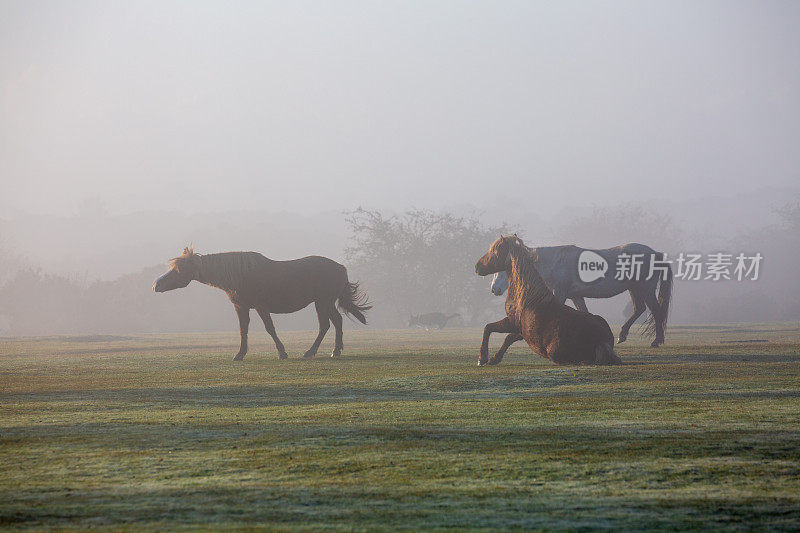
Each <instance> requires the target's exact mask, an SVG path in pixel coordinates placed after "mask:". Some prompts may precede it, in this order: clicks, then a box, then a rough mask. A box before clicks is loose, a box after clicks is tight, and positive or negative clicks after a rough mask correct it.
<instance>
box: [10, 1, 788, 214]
mask: <svg viewBox="0 0 800 533" xmlns="http://www.w3.org/2000/svg"><path fill="white" fill-rule="evenodd" d="M798 141H800V2H796V1H785V2H776V1H754V2H735V1H724V2H709V1H700V2H698V1H689V2H676V1H672V0H670V1H665V2H638V1H636V2H634V1H631V2H587V1H580V2H561V1H559V2H555V1H553V2H547V3H545V2H532V1H525V2H463V1H452V2H449V1H448V2H445V1H429V2H388V1H380V2H374V1H364V2H344V1H337V2H318V1H314V2H301V1H294V0H293V1H291V2H285V1H280V2H261V1H259V2H198V1H191V2H163V1H158V2H143V1H136V2H130V1H123V2H108V1H99V2H80V1H76V2H55V1H54V2H37V1H30V0H26V1H6V0H0V218H3V216H6V215H9V214H13V213H15V212H31V213H45V212H52V213H59V214H69V213H73V212H75V211H76V210H77V209H79V208H80V206H81V205H85V204H86V202H89V203H90V204H92V203H93V204H97V205H101V206H103V207H104V208H106V209H107V210H108V211H110V212H112V213H125V212H136V211H141V210H150V209H176V208H177V209H181V210H183V211H187V212H194V211H225V210H235V209H248V210H253V209H264V210H269V211H279V210H290V211H298V212H309V211H323V210H330V209H345V208H353V207H356V206H358V205H365V206H371V207H379V208H394V209H405V208H407V207H409V206H417V207H441V206H446V205H452V204H464V203H471V204H475V205H481V204H483V203H486V202H492V203H494V202H496V201H497V200H498V199H503V198H513V199H515V200H516V201H519V200H520V199H525V200H526V201H527V200H528V199H530V202H532V203H535V202H540V203H542V204H546V205H547V206H549V208H550V209H551V210H552V209H555V208H557V207H560V206H563V205H567V204H576V203H579V204H585V203H592V202H597V203H609V202H624V201H637V200H639V201H647V200H649V199H653V198H658V197H661V196H663V197H666V198H668V199H671V200H673V201H674V200H678V201H680V200H682V199H689V198H695V197H698V196H706V195H715V194H730V193H731V192H735V193H741V192H742V191H748V190H751V189H752V190H756V189H759V188H763V187H797V186H798V184H800V142H798Z"/></svg>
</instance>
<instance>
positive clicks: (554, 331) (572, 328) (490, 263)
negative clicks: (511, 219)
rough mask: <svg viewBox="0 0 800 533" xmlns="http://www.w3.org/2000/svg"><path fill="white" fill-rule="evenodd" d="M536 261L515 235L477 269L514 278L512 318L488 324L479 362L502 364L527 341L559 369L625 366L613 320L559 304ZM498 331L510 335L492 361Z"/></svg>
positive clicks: (494, 246) (498, 242)
mask: <svg viewBox="0 0 800 533" xmlns="http://www.w3.org/2000/svg"><path fill="white" fill-rule="evenodd" d="M534 261H535V259H534V258H532V257H531V256H530V252H529V250H528V249H527V248H526V247H525V245H524V244H523V243H522V241H521V240H520V238H519V237H517V236H516V235H514V236H512V237H500V238H499V239H497V240H496V241H495V242H494V243H493V244H492V247H491V248H489V251H488V252H487V253H486V255H484V256H483V257H481V258H480V259H479V260H478V263H477V264H476V265H475V272H476V273H477V274H479V275H481V276H486V275H489V274H494V273H495V272H500V271H505V272H506V273H507V274H508V296H506V315H507V316H506V317H505V318H504V319H503V320H499V321H497V322H493V323H490V324H486V327H485V328H484V330H483V343H482V344H481V354H480V359H479V361H478V364H479V365H485V364H490V365H496V364H497V363H499V362H500V361H502V359H503V355H505V353H506V350H508V347H509V346H511V345H512V344H513V343H515V342H516V341H518V340H522V339H525V341H526V342H527V343H528V345H529V346H530V347H531V348H532V349H533V351H535V352H536V353H538V354H539V355H541V356H542V357H546V358H547V359H550V360H552V361H553V362H554V363H556V364H559V365H578V364H596V365H610V364H616V363H621V362H622V361H620V359H619V357H618V356H617V354H616V353H615V352H614V334H613V333H611V328H610V327H609V326H608V322H606V321H605V319H603V317H601V316H598V315H593V314H591V313H587V312H585V311H578V310H577V309H573V308H572V307H569V306H567V305H564V304H563V303H562V302H560V301H558V300H556V298H555V297H554V296H553V291H552V290H550V287H548V286H547V284H546V283H545V282H544V280H543V279H542V277H541V276H540V275H539V272H538V271H537V270H536V266H535V262H534ZM492 333H508V336H507V337H506V339H505V341H504V342H503V345H502V346H501V347H500V349H499V350H498V351H497V353H496V354H495V355H494V356H493V357H492V358H491V359H489V358H488V355H489V354H488V352H489V336H490V335H491V334H492Z"/></svg>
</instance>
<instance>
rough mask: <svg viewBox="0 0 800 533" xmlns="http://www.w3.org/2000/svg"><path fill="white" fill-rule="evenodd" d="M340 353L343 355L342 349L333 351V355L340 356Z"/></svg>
mask: <svg viewBox="0 0 800 533" xmlns="http://www.w3.org/2000/svg"><path fill="white" fill-rule="evenodd" d="M340 355H342V351H341V350H334V351H332V352H331V357H339V356H340Z"/></svg>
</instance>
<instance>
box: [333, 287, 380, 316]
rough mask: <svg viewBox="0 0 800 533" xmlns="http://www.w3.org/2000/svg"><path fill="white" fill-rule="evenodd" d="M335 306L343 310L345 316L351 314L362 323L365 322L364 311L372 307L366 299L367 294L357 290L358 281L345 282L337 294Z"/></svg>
mask: <svg viewBox="0 0 800 533" xmlns="http://www.w3.org/2000/svg"><path fill="white" fill-rule="evenodd" d="M337 307H338V308H339V309H341V310H342V311H344V314H346V315H347V316H353V317H355V318H357V319H358V321H359V322H361V323H362V324H366V323H367V317H365V316H364V311H369V310H370V309H372V304H371V302H370V301H369V299H367V295H366V294H364V293H363V292H361V291H359V290H358V282H356V283H351V282H349V281H348V282H347V283H345V285H344V289H342V293H341V294H340V295H339V301H338V303H337Z"/></svg>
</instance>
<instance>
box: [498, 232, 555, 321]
mask: <svg viewBox="0 0 800 533" xmlns="http://www.w3.org/2000/svg"><path fill="white" fill-rule="evenodd" d="M505 240H506V243H507V244H508V256H509V258H510V260H511V275H510V276H509V282H511V281H513V283H514V286H515V291H514V292H515V294H514V296H515V298H516V308H517V309H518V310H520V311H521V310H523V309H525V308H535V307H538V306H540V305H542V304H546V303H550V302H551V301H553V300H554V296H553V291H552V290H551V289H550V287H548V286H547V283H545V281H544V280H543V279H542V276H541V275H540V274H539V271H538V270H536V263H535V261H536V260H535V258H534V257H532V256H531V252H530V249H529V248H528V247H527V246H525V244H524V243H523V242H522V239H520V238H519V237H517V236H516V235H514V236H512V237H506V238H505ZM510 287H511V283H509V288H510ZM509 296H510V295H509Z"/></svg>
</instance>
